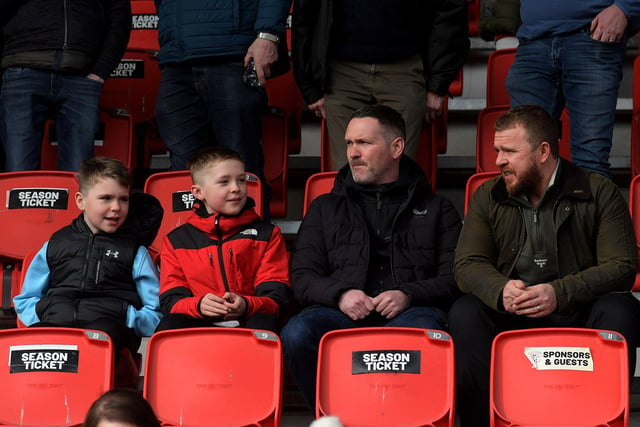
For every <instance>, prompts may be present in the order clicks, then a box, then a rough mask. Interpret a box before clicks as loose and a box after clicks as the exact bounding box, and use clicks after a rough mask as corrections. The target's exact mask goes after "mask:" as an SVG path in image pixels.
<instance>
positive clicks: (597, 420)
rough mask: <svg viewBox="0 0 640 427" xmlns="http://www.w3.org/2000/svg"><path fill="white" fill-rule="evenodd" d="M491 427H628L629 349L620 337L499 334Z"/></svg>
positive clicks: (565, 331)
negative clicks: (515, 426)
mask: <svg viewBox="0 0 640 427" xmlns="http://www.w3.org/2000/svg"><path fill="white" fill-rule="evenodd" d="M490 388H491V390H490V395H491V401H490V402H491V426H493V427H502V426H505V427H506V426H514V425H520V426H524V425H527V426H543V425H545V426H587V425H589V426H623V425H624V426H626V425H627V422H628V416H629V370H628V361H627V344H626V342H625V340H624V338H623V337H622V335H620V334H618V333H616V332H610V331H601V330H593V329H570V328H549V329H528V330H517V331H508V332H503V333H501V334H499V335H498V336H497V337H496V338H495V340H494V342H493V348H492V357H491V382H490Z"/></svg>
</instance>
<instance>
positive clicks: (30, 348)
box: [0, 328, 113, 427]
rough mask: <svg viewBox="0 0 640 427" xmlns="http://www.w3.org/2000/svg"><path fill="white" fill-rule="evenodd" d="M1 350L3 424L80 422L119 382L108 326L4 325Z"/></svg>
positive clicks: (0, 334) (0, 422) (0, 414)
mask: <svg viewBox="0 0 640 427" xmlns="http://www.w3.org/2000/svg"><path fill="white" fill-rule="evenodd" d="M0 353H2V354H4V355H5V357H7V363H5V364H3V368H2V369H0V383H1V384H2V387H0V425H11V426H23V425H25V426H43V427H44V426H80V425H82V423H83V420H84V417H85V415H86V414H87V411H88V410H89V407H90V406H91V404H92V403H93V402H94V401H95V400H96V399H97V398H98V397H100V396H101V395H102V394H103V393H104V392H106V391H107V390H110V389H111V388H112V385H113V383H112V381H113V345H112V343H111V340H110V339H109V337H108V336H107V335H106V334H104V333H102V332H98V331H93V330H83V329H71V328H29V329H4V330H0Z"/></svg>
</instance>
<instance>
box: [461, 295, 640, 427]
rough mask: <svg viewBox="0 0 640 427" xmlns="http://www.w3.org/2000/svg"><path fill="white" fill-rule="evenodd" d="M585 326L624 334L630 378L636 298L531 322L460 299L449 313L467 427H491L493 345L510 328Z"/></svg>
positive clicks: (615, 298) (638, 323) (639, 318)
mask: <svg viewBox="0 0 640 427" xmlns="http://www.w3.org/2000/svg"><path fill="white" fill-rule="evenodd" d="M551 327H583V328H593V329H604V330H611V331H615V332H619V333H620V334H622V336H624V338H625V339H626V341H627V346H628V349H629V375H630V377H633V374H634V372H635V366H636V348H637V347H638V345H639V344H640V305H639V303H638V301H637V300H636V299H635V298H634V297H633V296H632V295H631V294H607V295H604V296H602V297H599V298H598V299H596V300H595V301H594V302H593V303H592V304H590V305H588V306H586V307H583V308H582V309H580V310H578V311H577V312H575V313H573V314H571V315H559V314H552V315H550V316H547V317H544V318H541V319H531V318H528V317H524V316H516V315H512V314H507V313H498V312H496V311H495V310H493V309H492V308H490V307H488V306H487V305H485V304H484V303H483V302H482V301H481V300H480V299H478V298H477V297H475V296H472V295H465V296H463V297H462V298H460V299H458V300H457V301H456V302H455V303H454V305H453V307H452V308H451V310H450V311H449V332H450V334H451V336H452V337H453V340H454V342H455V353H456V390H457V405H456V408H457V410H456V412H457V414H458V415H459V417H460V423H461V426H462V427H470V426H472V427H482V426H489V375H490V366H491V345H492V343H493V339H494V338H495V336H496V335H497V334H499V333H500V332H503V331H507V330H514V329H530V328H551Z"/></svg>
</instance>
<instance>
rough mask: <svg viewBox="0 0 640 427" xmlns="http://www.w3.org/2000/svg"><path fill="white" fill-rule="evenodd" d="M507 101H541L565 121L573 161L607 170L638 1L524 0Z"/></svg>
mask: <svg viewBox="0 0 640 427" xmlns="http://www.w3.org/2000/svg"><path fill="white" fill-rule="evenodd" d="M520 17H521V19H522V25H521V26H520V28H519V29H518V33H517V36H518V39H519V47H518V50H517V54H516V60H515V63H514V64H513V66H512V67H511V69H510V70H509V75H508V77H507V81H506V85H507V90H508V91H509V95H510V97H511V107H517V106H519V105H524V104H535V105H539V106H541V107H542V108H544V109H545V110H547V112H549V114H551V115H552V116H553V117H554V118H555V119H559V118H560V115H561V114H562V110H563V109H564V107H565V105H566V107H567V109H568V111H569V121H570V125H571V160H572V161H573V162H574V163H575V164H577V165H578V166H582V167H585V168H588V169H591V170H593V171H595V172H597V173H599V174H601V175H604V176H606V177H610V176H611V175H610V171H609V153H610V151H611V144H612V136H613V126H614V123H615V114H616V103H617V100H618V88H619V87H620V80H621V79H622V66H623V63H624V57H625V50H626V46H627V38H628V36H629V35H631V34H633V33H634V32H637V31H638V29H640V2H639V1H638V0H615V1H614V0H570V1H554V0H522V3H521V7H520Z"/></svg>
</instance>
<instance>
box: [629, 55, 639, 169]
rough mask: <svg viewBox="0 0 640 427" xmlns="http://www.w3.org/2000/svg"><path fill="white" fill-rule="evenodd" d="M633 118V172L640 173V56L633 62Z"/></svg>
mask: <svg viewBox="0 0 640 427" xmlns="http://www.w3.org/2000/svg"><path fill="white" fill-rule="evenodd" d="M632 93H633V95H632V96H633V102H632V104H633V118H632V119H631V173H632V175H633V176H636V175H638V174H640V56H637V57H636V59H635V61H634V62H633V92H632Z"/></svg>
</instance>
